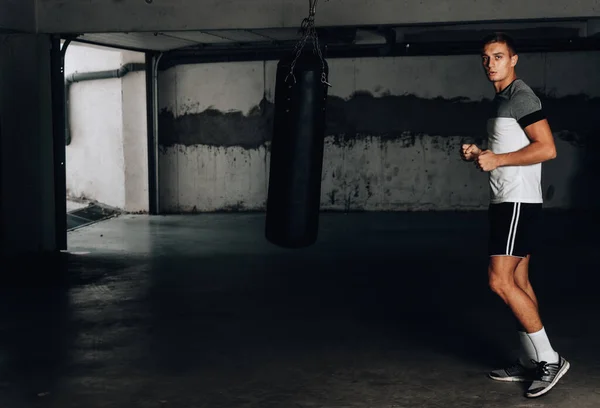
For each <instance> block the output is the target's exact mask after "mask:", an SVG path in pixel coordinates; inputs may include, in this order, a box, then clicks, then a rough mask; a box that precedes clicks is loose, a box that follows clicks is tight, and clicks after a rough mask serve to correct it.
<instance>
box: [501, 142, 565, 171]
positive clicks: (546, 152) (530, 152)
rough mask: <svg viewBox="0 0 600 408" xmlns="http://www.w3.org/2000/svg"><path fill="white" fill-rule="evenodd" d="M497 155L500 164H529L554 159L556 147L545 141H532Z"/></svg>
mask: <svg viewBox="0 0 600 408" xmlns="http://www.w3.org/2000/svg"><path fill="white" fill-rule="evenodd" d="M497 156H498V159H499V161H500V166H528V165H531V164H537V163H542V162H545V161H547V160H552V159H554V158H555V157H556V149H555V148H554V147H553V146H548V145H545V144H543V143H539V142H532V143H531V144H529V145H528V146H525V147H524V148H522V149H520V150H517V151H515V152H510V153H502V154H498V155H497Z"/></svg>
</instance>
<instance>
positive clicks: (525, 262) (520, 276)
mask: <svg viewBox="0 0 600 408" xmlns="http://www.w3.org/2000/svg"><path fill="white" fill-rule="evenodd" d="M530 259H531V255H527V257H525V258H521V260H520V261H519V263H518V264H517V269H516V270H515V283H516V284H517V286H518V287H520V288H521V290H522V291H523V292H525V293H527V295H528V296H529V298H530V299H531V300H532V301H533V303H534V304H535V307H536V308H537V309H538V313H539V305H538V300H537V297H536V296H535V292H534V291H533V287H532V286H531V282H530V281H529V260H530Z"/></svg>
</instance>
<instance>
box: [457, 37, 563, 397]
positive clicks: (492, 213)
mask: <svg viewBox="0 0 600 408" xmlns="http://www.w3.org/2000/svg"><path fill="white" fill-rule="evenodd" d="M482 60H483V61H482V62H483V67H484V70H485V75H486V76H487V78H488V80H489V81H491V82H492V84H493V85H494V88H495V91H496V95H495V98H494V103H493V113H492V114H491V117H490V118H489V120H488V123H487V132H488V149H487V150H482V149H480V148H479V147H478V146H476V145H474V144H465V145H463V146H462V149H461V157H462V158H463V160H466V161H473V162H474V163H475V165H476V166H477V168H479V169H480V170H482V171H485V172H489V183H490V194H491V199H490V205H489V222H490V236H489V256H490V263H489V268H488V276H489V285H490V288H491V289H492V290H493V291H494V292H495V293H496V294H497V295H498V296H500V298H502V300H503V301H504V302H505V303H506V304H507V305H508V307H509V308H510V309H511V311H512V312H513V314H514V316H515V318H516V320H517V322H518V327H519V333H518V335H519V338H520V341H521V356H520V358H519V359H518V360H517V361H516V362H515V363H514V364H513V365H512V366H510V367H507V368H504V369H499V370H495V371H492V372H491V373H490V374H489V376H490V378H492V379H494V380H498V381H532V384H531V386H530V387H529V389H528V390H527V392H526V394H525V395H526V396H527V397H530V398H531V397H538V396H540V395H543V394H545V393H547V392H548V391H550V390H551V389H552V387H554V385H556V383H557V381H558V380H559V379H560V378H561V377H562V376H563V375H564V374H565V373H566V372H567V371H568V370H569V367H570V366H569V363H568V362H567V361H566V360H565V359H564V358H563V357H562V356H560V355H559V354H558V353H556V352H555V351H554V350H553V349H552V346H551V344H550V341H549V340H548V336H547V335H546V331H545V329H544V326H543V325H542V321H541V319H540V315H539V312H538V304H537V298H536V296H535V293H534V291H533V289H532V287H531V283H530V282H529V277H528V265H529V259H530V256H531V252H532V249H533V247H534V245H535V243H536V233H537V232H538V228H539V226H538V224H537V223H538V218H539V216H540V214H541V211H542V202H543V199H542V189H541V166H542V163H543V162H545V161H548V160H551V159H554V158H555V157H556V148H555V145H554V139H553V136H552V132H551V130H550V127H549V125H548V122H547V120H546V118H545V116H544V112H543V110H542V106H541V103H540V100H539V99H538V97H537V96H536V95H535V94H534V92H533V91H532V90H531V88H530V87H529V86H527V85H526V84H525V82H523V80H521V79H519V78H517V75H516V73H515V65H516V64H517V60H518V56H517V53H516V50H515V46H514V42H513V40H512V39H511V38H510V37H509V36H507V35H505V34H502V33H495V34H492V35H491V36H489V37H487V38H485V39H484V41H483V48H482Z"/></svg>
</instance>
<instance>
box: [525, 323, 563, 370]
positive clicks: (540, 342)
mask: <svg viewBox="0 0 600 408" xmlns="http://www.w3.org/2000/svg"><path fill="white" fill-rule="evenodd" d="M527 336H528V337H529V338H530V339H531V342H532V343H533V347H535V352H536V353H537V361H545V362H547V363H557V362H558V353H557V352H556V351H554V350H553V349H552V346H551V345H550V340H548V336H547V335H546V329H544V328H543V327H542V330H540V331H538V332H535V333H528V334H527Z"/></svg>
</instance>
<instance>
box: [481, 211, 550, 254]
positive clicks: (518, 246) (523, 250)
mask: <svg viewBox="0 0 600 408" xmlns="http://www.w3.org/2000/svg"><path fill="white" fill-rule="evenodd" d="M541 215H542V204H531V203H499V204H490V208H489V222H490V235H489V243H488V251H489V255H490V256H503V255H504V256H516V257H519V258H525V257H526V256H527V255H530V254H531V253H532V252H534V251H535V249H536V244H537V242H538V239H539V230H540V222H541V221H540V218H541Z"/></svg>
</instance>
